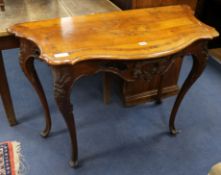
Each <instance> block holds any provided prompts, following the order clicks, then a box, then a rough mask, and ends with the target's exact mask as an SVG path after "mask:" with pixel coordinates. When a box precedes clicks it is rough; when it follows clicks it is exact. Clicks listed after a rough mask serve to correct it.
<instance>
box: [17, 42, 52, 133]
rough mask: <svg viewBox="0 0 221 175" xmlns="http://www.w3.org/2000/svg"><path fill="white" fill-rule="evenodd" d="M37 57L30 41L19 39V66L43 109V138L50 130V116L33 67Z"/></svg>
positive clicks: (37, 54) (36, 51) (37, 52)
mask: <svg viewBox="0 0 221 175" xmlns="http://www.w3.org/2000/svg"><path fill="white" fill-rule="evenodd" d="M38 56H39V50H38V48H37V47H36V46H35V45H34V44H33V43H32V42H30V41H28V40H25V39H21V44H20V66H21V68H22V70H23V72H24V74H25V75H26V77H27V78H28V80H29V81H30V82H31V84H32V86H33V87H34V89H35V90H36V92H37V94H38V97H39V99H40V101H41V104H42V106H43V109H44V113H45V115H44V117H45V128H44V130H43V131H42V132H41V135H42V136H43V137H47V136H48V135H49V133H50V130H51V116H50V111H49V107H48V103H47V99H46V96H45V93H44V90H43V88H42V85H41V82H40V80H39V78H38V75H37V72H36V70H35V67H34V60H35V59H36V58H37V57H38Z"/></svg>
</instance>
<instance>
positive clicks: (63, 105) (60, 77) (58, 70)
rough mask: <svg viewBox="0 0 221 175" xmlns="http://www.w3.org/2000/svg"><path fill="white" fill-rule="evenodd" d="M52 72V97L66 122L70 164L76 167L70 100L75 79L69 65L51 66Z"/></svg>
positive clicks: (73, 123)
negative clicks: (69, 143) (69, 144)
mask: <svg viewBox="0 0 221 175" xmlns="http://www.w3.org/2000/svg"><path fill="white" fill-rule="evenodd" d="M52 73H53V79H54V97H55V100H56V103H57V106H58V108H59V110H60V112H61V114H62V116H63V118H64V120H65V122H66V125H67V127H68V131H69V134H70V138H71V151H72V154H71V160H70V166H71V167H74V168H76V167H77V166H78V145H77V135H76V128H75V120H74V115H73V106H72V104H71V101H70V95H71V88H72V85H73V83H74V80H75V79H74V77H73V74H72V72H71V66H53V67H52Z"/></svg>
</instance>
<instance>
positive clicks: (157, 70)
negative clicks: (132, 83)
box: [133, 58, 174, 81]
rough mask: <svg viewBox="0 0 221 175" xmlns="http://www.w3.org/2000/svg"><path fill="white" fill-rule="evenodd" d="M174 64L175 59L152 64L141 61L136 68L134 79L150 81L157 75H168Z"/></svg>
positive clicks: (157, 61)
mask: <svg viewBox="0 0 221 175" xmlns="http://www.w3.org/2000/svg"><path fill="white" fill-rule="evenodd" d="M173 64H174V59H172V58H169V59H165V60H156V61H151V62H150V61H140V62H138V63H136V64H135V66H134V70H133V77H134V78H135V79H143V80H145V81H150V80H151V79H152V78H153V77H154V76H155V75H160V74H163V73H166V72H167V71H168V70H169V68H170V67H171V66H172V65H173Z"/></svg>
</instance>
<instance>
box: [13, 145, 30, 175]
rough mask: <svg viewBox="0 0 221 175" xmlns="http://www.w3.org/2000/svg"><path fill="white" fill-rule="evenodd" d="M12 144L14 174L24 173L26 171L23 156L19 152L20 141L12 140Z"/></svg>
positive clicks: (22, 174) (20, 174)
mask: <svg viewBox="0 0 221 175" xmlns="http://www.w3.org/2000/svg"><path fill="white" fill-rule="evenodd" d="M13 145H14V148H15V149H14V150H13V151H14V159H15V160H14V161H15V171H16V175H25V174H26V173H27V168H26V167H27V166H25V165H26V163H25V159H24V156H23V155H22V153H21V143H20V142H17V141H15V142H13Z"/></svg>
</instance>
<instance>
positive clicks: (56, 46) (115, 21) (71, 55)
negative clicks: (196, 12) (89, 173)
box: [9, 6, 219, 167]
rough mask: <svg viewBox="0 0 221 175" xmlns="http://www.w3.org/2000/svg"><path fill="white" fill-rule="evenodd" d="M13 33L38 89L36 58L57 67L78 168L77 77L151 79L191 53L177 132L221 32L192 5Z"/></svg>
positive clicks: (30, 26)
mask: <svg viewBox="0 0 221 175" xmlns="http://www.w3.org/2000/svg"><path fill="white" fill-rule="evenodd" d="M9 31H10V32H11V33H13V34H15V35H16V36H17V37H19V38H20V43H21V44H20V47H21V56H20V65H21V68H22V69H23V71H24V72H25V74H26V76H27V77H28V78H29V80H30V81H31V83H32V85H33V86H35V89H37V90H38V87H40V86H39V84H40V82H39V81H38V79H36V76H35V70H34V66H33V60H34V59H40V60H42V61H44V62H45V63H47V64H48V65H50V67H51V68H52V72H53V78H54V97H55V100H56V102H57V105H58V107H59V109H60V112H61V113H62V115H63V117H64V120H65V121H66V124H67V127H68V129H69V133H70V137H71V143H72V157H71V161H70V164H71V166H74V167H75V166H77V165H78V148H77V137H76V129H75V121H74V115H73V112H72V110H73V108H72V104H71V101H70V94H71V89H72V86H73V84H74V82H75V81H76V80H77V79H79V78H80V77H82V76H86V75H91V74H95V73H97V72H109V73H114V74H116V75H118V76H120V77H121V78H123V79H124V80H126V81H134V80H137V79H144V80H147V81H148V80H150V79H151V78H152V76H153V75H155V74H160V75H163V74H164V73H165V72H166V71H167V70H168V69H169V67H170V66H171V65H172V64H173V63H174V60H176V59H180V58H181V57H183V56H184V55H192V58H193V67H192V70H191V72H190V74H189V76H188V77H187V79H186V81H185V83H184V85H183V86H182V88H181V90H180V92H179V93H178V96H177V99H176V101H175V104H174V106H173V109H172V112H171V116H170V120H169V128H170V132H171V133H172V134H176V133H177V130H176V128H175V125H174V123H175V117H176V113H177V111H178V108H179V106H180V103H181V101H182V99H183V97H184V95H185V94H186V92H187V91H188V89H189V88H190V87H191V85H192V84H193V83H194V82H195V81H196V80H197V79H198V77H199V76H200V75H201V73H202V72H203V70H204V68H205V66H206V63H207V41H208V40H210V39H213V38H214V37H217V36H218V35H219V34H218V32H217V31H216V30H215V29H213V28H211V27H209V26H207V25H205V24H202V23H201V22H200V21H198V20H197V19H196V18H195V17H194V16H193V13H192V11H191V10H190V8H189V7H188V6H168V7H159V8H152V9H142V10H131V11H124V12H112V13H106V14H105V13H104V14H96V15H88V16H79V17H68V18H58V19H54V20H47V21H37V22H30V23H23V24H17V25H14V26H12V27H10V28H9ZM149 65H151V67H152V68H151V69H148V66H149ZM160 91H161V89H160V88H159V92H158V93H159V94H160ZM38 92H40V90H39V91H38ZM43 106H44V105H43Z"/></svg>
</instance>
